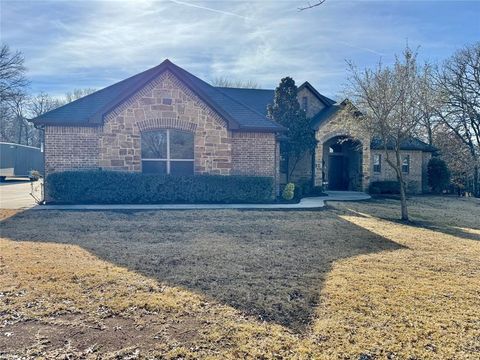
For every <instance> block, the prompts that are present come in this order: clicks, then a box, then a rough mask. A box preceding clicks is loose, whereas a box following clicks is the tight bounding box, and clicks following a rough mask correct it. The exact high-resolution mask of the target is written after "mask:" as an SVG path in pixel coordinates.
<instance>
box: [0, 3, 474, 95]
mask: <svg viewBox="0 0 480 360" xmlns="http://www.w3.org/2000/svg"><path fill="white" fill-rule="evenodd" d="M0 1H1V3H0V4H1V14H0V16H1V40H2V42H3V43H7V44H9V45H10V47H11V48H12V49H16V50H20V51H22V52H23V54H24V55H25V59H26V66H27V68H28V77H29V78H30V80H31V92H32V93H36V92H39V91H46V92H48V93H50V94H52V95H54V96H57V95H61V94H63V93H64V92H66V91H70V90H72V89H74V88H84V87H93V88H102V87H105V86H108V85H110V84H112V83H114V82H117V81H119V80H122V79H124V78H126V77H128V76H131V75H134V74H136V73H138V72H140V71H143V70H145V69H147V68H149V67H152V66H155V65H157V64H159V63H160V62H162V61H163V60H164V59H165V58H169V59H170V60H171V61H173V62H174V63H176V64H177V65H179V66H182V67H183V68H185V69H186V70H188V71H190V72H192V73H193V74H195V75H197V76H199V77H200V78H202V79H204V80H206V81H210V80H212V79H214V78H217V77H226V78H229V79H232V80H237V79H244V80H254V81H256V82H257V83H258V84H259V85H260V86H261V87H263V88H274V87H275V86H276V85H277V84H278V82H279V79H280V78H282V77H284V76H292V77H293V78H294V79H295V80H296V82H297V83H298V84H300V83H301V82H303V81H305V80H308V81H310V83H312V85H314V86H315V87H316V88H317V89H318V90H319V91H320V92H322V93H323V94H325V95H327V96H330V97H334V98H340V97H341V93H342V89H343V88H344V84H345V83H346V79H347V70H346V63H345V59H349V60H352V61H354V62H355V63H356V64H357V65H358V66H360V67H366V66H374V65H375V64H376V63H377V62H378V61H379V59H380V58H382V61H384V62H385V63H390V62H391V61H392V60H393V55H394V54H395V53H399V52H401V51H402V48H403V47H404V46H405V44H406V42H407V40H408V43H409V44H410V45H411V46H412V47H416V46H420V54H421V58H422V59H425V60H430V61H441V60H443V59H445V58H446V57H448V56H449V55H450V54H452V53H453V52H454V51H455V49H457V48H459V47H462V46H463V45H466V44H471V43H473V42H474V41H479V40H480V21H479V18H478V14H480V1H413V0H412V1H408V0H402V1H360V0H358V1H346V0H345V1H342V0H327V1H326V2H325V3H324V4H323V5H321V6H319V7H316V8H314V9H311V10H308V11H303V12H299V11H298V10H297V8H298V7H299V6H302V5H304V4H306V3H308V0H306V1H303V0H297V1H282V0H277V1H268V0H265V1H260V0H259V1H193V0H181V1H180V0H178V1H177V0H170V1H169V0H164V1H149V0H136V1H133V0H132V1H121V0H117V1H113V0H111V1H88V0H87V1H80V0H79V1H76V0H70V1H66V0H65V1H61V0H57V1H40V0H38V1H23V0H0ZM310 2H315V0H310Z"/></svg>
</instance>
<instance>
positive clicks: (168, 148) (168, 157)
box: [141, 129, 195, 175]
mask: <svg viewBox="0 0 480 360" xmlns="http://www.w3.org/2000/svg"><path fill="white" fill-rule="evenodd" d="M161 130H166V131H167V157H166V158H164V159H163V158H153V159H144V158H142V159H141V161H142V162H144V161H164V162H166V164H167V175H170V167H171V166H170V163H171V162H172V161H190V162H193V166H194V168H195V159H194V158H195V135H194V138H193V152H194V154H193V157H194V158H193V159H172V158H171V157H170V130H176V131H183V130H177V129H157V130H152V131H161ZM183 132H188V131H183ZM194 172H195V170H194Z"/></svg>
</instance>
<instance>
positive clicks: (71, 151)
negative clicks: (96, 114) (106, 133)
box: [44, 126, 101, 175]
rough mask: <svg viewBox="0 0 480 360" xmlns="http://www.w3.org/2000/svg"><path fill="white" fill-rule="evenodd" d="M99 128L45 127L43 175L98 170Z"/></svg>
mask: <svg viewBox="0 0 480 360" xmlns="http://www.w3.org/2000/svg"><path fill="white" fill-rule="evenodd" d="M100 133H101V128H99V127H70V126H46V127H45V145H44V154H45V175H48V174H50V173H52V172H55V171H66V170H76V169H98V167H99V165H98V154H99V147H98V139H99V135H100Z"/></svg>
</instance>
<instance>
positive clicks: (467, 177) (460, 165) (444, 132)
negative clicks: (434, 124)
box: [433, 124, 474, 192]
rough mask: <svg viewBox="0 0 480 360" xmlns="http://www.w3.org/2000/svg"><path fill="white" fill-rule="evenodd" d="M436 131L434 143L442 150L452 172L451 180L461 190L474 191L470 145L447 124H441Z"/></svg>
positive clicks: (441, 152) (472, 160) (442, 154)
mask: <svg viewBox="0 0 480 360" xmlns="http://www.w3.org/2000/svg"><path fill="white" fill-rule="evenodd" d="M436 130H437V131H435V133H434V135H433V136H434V138H433V140H434V144H435V147H437V148H438V149H439V151H440V155H441V157H442V159H443V160H444V161H445V162H446V163H447V166H448V169H449V170H450V173H451V182H452V184H453V185H454V186H455V187H456V188H457V189H458V190H459V191H468V192H472V190H473V171H472V163H473V162H474V159H473V158H472V155H471V152H470V150H469V149H468V146H467V145H465V143H464V142H463V141H462V140H461V139H460V138H459V137H458V136H457V135H456V134H455V133H454V132H453V131H452V130H450V128H449V127H448V126H446V125H445V124H439V125H438V128H437V129H436Z"/></svg>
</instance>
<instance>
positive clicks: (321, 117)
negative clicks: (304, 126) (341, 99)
mask: <svg viewBox="0 0 480 360" xmlns="http://www.w3.org/2000/svg"><path fill="white" fill-rule="evenodd" d="M342 108H343V106H342V104H339V105H330V106H326V107H324V108H323V109H322V110H320V111H319V112H318V114H317V115H315V116H314V117H313V118H312V120H311V121H310V124H311V126H312V129H313V130H318V129H319V128H320V126H322V124H323V123H325V122H326V121H327V120H328V119H330V118H331V117H332V116H333V115H335V114H336V113H337V112H338V111H339V110H341V109H342Z"/></svg>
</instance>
